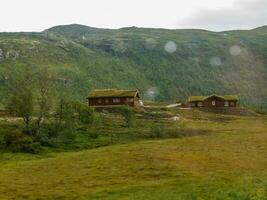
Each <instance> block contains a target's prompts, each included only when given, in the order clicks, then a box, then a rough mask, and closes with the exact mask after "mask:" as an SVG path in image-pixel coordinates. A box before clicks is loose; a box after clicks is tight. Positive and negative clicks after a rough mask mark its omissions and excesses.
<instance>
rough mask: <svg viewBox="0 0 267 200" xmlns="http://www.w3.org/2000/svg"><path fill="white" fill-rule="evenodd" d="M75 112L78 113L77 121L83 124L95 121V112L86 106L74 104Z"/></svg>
mask: <svg viewBox="0 0 267 200" xmlns="http://www.w3.org/2000/svg"><path fill="white" fill-rule="evenodd" d="M75 110H76V111H77V113H78V118H79V121H80V122H81V123H83V124H93V122H94V121H95V119H96V115H95V110H94V109H93V108H90V107H88V106H87V105H84V104H81V103H76V104H75Z"/></svg>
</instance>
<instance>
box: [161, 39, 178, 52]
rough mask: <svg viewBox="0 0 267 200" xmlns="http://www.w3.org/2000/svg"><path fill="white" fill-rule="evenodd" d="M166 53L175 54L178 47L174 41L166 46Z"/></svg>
mask: <svg viewBox="0 0 267 200" xmlns="http://www.w3.org/2000/svg"><path fill="white" fill-rule="evenodd" d="M164 49H165V51H167V52H168V53H174V52H175V51H176V50H177V45H176V44H175V42H173V41H169V42H167V43H166V44H165V47H164Z"/></svg>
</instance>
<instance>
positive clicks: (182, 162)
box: [0, 108, 267, 200]
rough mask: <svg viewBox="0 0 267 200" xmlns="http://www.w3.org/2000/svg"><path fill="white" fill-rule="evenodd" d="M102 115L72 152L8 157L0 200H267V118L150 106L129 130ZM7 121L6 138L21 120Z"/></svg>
mask: <svg viewBox="0 0 267 200" xmlns="http://www.w3.org/2000/svg"><path fill="white" fill-rule="evenodd" d="M178 114H179V115H180V117H181V120H179V121H172V120H170V118H171V117H172V116H176V115H178ZM101 115H102V117H101V119H102V122H101V125H95V127H90V128H88V127H86V126H84V127H80V132H79V133H78V136H77V137H76V138H75V141H73V143H71V144H69V145H67V146H64V145H63V146H62V147H61V148H53V147H47V148H44V149H43V151H41V152H40V153H39V154H23V153H10V152H8V151H2V152H1V153H0V163H1V165H0V199H1V200H2V199H3V200H7V199H16V200H17V199H29V200H37V199H39V200H54V199H77V200H87V199H99V200H100V199H101V200H102V199H108V200H117V199H124V200H132V199H147V200H148V199H153V200H154V199H166V200H168V199H170V200H172V199H177V200H180V199H181V200H195V199H201V200H206V199H212V200H215V199H216V200H265V199H267V156H266V155H267V118H266V116H263V115H257V114H254V113H250V112H248V113H243V112H241V114H239V115H232V114H229V113H228V114H216V113H211V112H206V111H205V112H204V111H199V110H181V109H177V108H173V109H157V108H147V109H145V110H140V111H138V112H136V114H135V115H136V120H135V126H134V127H132V128H127V127H126V126H125V125H124V122H123V119H122V118H121V116H120V114H118V113H116V112H102V113H101ZM0 123H1V127H3V128H2V129H1V131H0V135H1V134H3V130H6V129H7V127H9V128H10V127H14V126H16V124H17V123H18V122H17V121H14V120H13V121H12V120H7V118H3V117H2V118H1V121H0Z"/></svg>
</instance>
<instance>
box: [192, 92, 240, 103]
mask: <svg viewBox="0 0 267 200" xmlns="http://www.w3.org/2000/svg"><path fill="white" fill-rule="evenodd" d="M211 97H218V98H221V99H224V100H227V101H238V100H239V97H238V95H216V94H213V95H209V96H191V97H189V99H188V101H189V102H195V101H205V100H206V99H209V98H211Z"/></svg>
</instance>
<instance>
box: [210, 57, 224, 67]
mask: <svg viewBox="0 0 267 200" xmlns="http://www.w3.org/2000/svg"><path fill="white" fill-rule="evenodd" d="M210 65H211V66H213V67H219V66H221V65H222V60H221V59H220V58H219V57H218V56H214V57H212V58H211V59H210Z"/></svg>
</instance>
